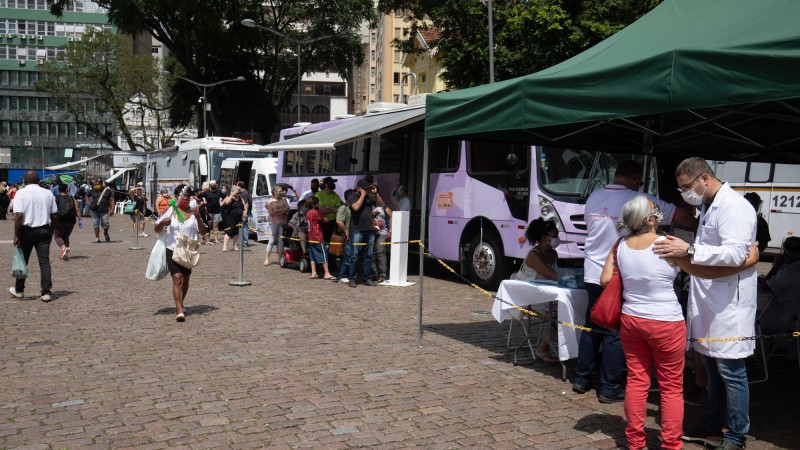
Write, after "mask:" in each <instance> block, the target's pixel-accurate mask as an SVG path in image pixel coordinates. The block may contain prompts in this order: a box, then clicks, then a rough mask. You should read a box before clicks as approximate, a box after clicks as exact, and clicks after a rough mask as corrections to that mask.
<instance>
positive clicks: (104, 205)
mask: <svg viewBox="0 0 800 450" xmlns="http://www.w3.org/2000/svg"><path fill="white" fill-rule="evenodd" d="M103 191H105V193H104V192H103ZM101 195H102V197H101ZM113 196H114V191H112V190H111V188H109V189H106V188H102V189H100V190H99V191H98V190H97V189H94V188H92V192H90V193H89V199H90V200H91V202H92V203H96V204H97V212H98V213H99V214H106V213H108V208H109V207H110V205H109V204H108V201H109V200H110V199H111V197H113Z"/></svg>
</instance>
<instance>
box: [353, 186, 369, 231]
mask: <svg viewBox="0 0 800 450" xmlns="http://www.w3.org/2000/svg"><path fill="white" fill-rule="evenodd" d="M359 198H361V196H360V195H359V194H355V193H354V194H350V197H347V203H348V204H349V205H351V206H350V209H351V210H352V213H351V214H352V216H351V219H350V220H351V222H350V231H375V229H374V228H373V227H372V206H373V205H374V204H375V196H374V195H373V194H367V195H366V196H365V197H364V202H363V203H361V208H359V209H358V211H356V210H355V209H353V206H352V205H353V204H355V203H356V202H357V201H358V199H359Z"/></svg>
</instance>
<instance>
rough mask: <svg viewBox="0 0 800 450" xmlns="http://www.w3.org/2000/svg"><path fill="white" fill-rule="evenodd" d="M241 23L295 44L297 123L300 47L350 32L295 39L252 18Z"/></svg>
mask: <svg viewBox="0 0 800 450" xmlns="http://www.w3.org/2000/svg"><path fill="white" fill-rule="evenodd" d="M242 25H244V26H246V27H249V28H259V29H261V30H267V31H269V32H270V33H273V34H275V35H278V36H280V37H282V38H283V39H286V40H287V41H289V42H291V43H293V44H295V45H296V46H297V122H298V123H299V122H301V120H300V105H301V102H300V98H301V95H302V94H301V93H300V78H301V73H300V70H301V69H300V47H301V46H303V45H308V44H312V43H314V42H317V41H321V40H324V39H328V38H333V37H340V36H348V35H350V33H347V32H343V33H336V34H329V35H326V36H319V37H315V38H308V39H295V38H293V37H291V36H287V35H285V34H283V33H281V32H280V31H278V30H273V29H272V28H269V27H265V26H264V25H261V24H258V23H256V21H255V20H253V19H242Z"/></svg>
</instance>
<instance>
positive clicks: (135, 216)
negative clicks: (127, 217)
mask: <svg viewBox="0 0 800 450" xmlns="http://www.w3.org/2000/svg"><path fill="white" fill-rule="evenodd" d="M133 221H134V225H135V226H136V231H135V232H134V236H133V247H128V250H143V249H144V247H139V210H138V209H135V210H133Z"/></svg>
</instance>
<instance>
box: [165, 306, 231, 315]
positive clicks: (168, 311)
mask: <svg viewBox="0 0 800 450" xmlns="http://www.w3.org/2000/svg"><path fill="white" fill-rule="evenodd" d="M218 309H219V308H217V307H216V306H210V305H192V306H187V307H186V308H184V313H185V314H186V315H187V316H189V315H192V314H205V313H209V312H212V311H216V310H218ZM172 314H177V311H176V310H175V307H172V308H161V309H159V310H158V311H156V313H155V315H156V316H166V315H172Z"/></svg>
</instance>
